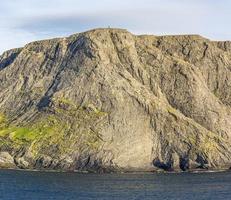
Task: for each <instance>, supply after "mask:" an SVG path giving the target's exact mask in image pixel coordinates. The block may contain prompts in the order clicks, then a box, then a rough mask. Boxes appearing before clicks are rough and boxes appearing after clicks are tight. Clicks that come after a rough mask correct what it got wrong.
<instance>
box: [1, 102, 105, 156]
mask: <svg viewBox="0 0 231 200" xmlns="http://www.w3.org/2000/svg"><path fill="white" fill-rule="evenodd" d="M57 103H58V105H56V106H55V111H54V112H55V114H46V115H42V116H41V117H40V118H39V119H37V120H36V121H34V122H33V123H30V124H28V125H26V126H22V127H20V126H14V125H8V124H7V123H6V121H7V120H6V117H5V116H4V115H3V114H1V115H0V148H3V147H4V148H9V147H10V148H13V149H15V150H17V149H20V148H22V147H27V148H30V149H31V153H32V154H34V156H36V155H37V154H48V153H50V154H51V155H58V154H59V155H60V154H65V153H70V152H71V151H72V150H73V149H74V148H80V146H79V147H78V144H81V146H82V147H83V146H84V148H90V149H97V148H98V146H99V143H100V140H101V137H100V135H99V132H98V129H97V128H96V123H97V121H98V120H100V119H101V117H103V116H104V115H105V113H104V112H101V111H99V110H97V109H96V108H94V106H92V105H89V106H85V107H77V106H74V104H73V103H72V102H71V101H69V100H66V99H64V98H62V99H59V100H58V101H57Z"/></svg>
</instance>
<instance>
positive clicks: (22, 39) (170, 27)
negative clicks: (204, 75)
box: [0, 0, 231, 52]
mask: <svg viewBox="0 0 231 200" xmlns="http://www.w3.org/2000/svg"><path fill="white" fill-rule="evenodd" d="M230 10H231V2H230V1H229V0H219V1H217V0H193V1H192V0H142V1H141V0H98V1H96V0H84V1H82V0H49V1H48V0H7V1H2V2H1V4H0V44H1V45H0V52H2V51H3V50H7V49H9V48H14V47H18V46H22V45H24V44H25V43H27V42H30V41H33V40H38V39H44V38H51V37H58V36H65V35H69V34H72V33H75V32H79V31H84V30H86V29H91V28H97V27H107V26H108V25H110V26H111V27H121V28H126V29H128V30H130V31H132V32H134V33H138V34H139V33H141V34H142V33H150V34H158V35H159V34H187V33H190V34H191V33H196V34H201V35H203V36H206V37H209V38H212V39H217V40H218V39H220V40H221V39H223V40H224V39H231V27H230V25H229V19H230V18H231V12H230Z"/></svg>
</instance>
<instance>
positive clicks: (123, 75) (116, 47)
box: [0, 29, 231, 171]
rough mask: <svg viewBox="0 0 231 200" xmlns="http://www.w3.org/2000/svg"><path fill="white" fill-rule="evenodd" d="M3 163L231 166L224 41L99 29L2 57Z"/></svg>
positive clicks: (98, 167)
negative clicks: (136, 34) (137, 34)
mask: <svg viewBox="0 0 231 200" xmlns="http://www.w3.org/2000/svg"><path fill="white" fill-rule="evenodd" d="M0 83H1V84H0V112H1V114H0V166H1V167H14V168H15V167H18V168H29V169H30V168H36V169H62V170H90V171H91V170H92V171H111V170H139V171H141V170H142V171H143V170H144V171H149V170H156V169H163V170H190V169H195V168H204V169H207V168H208V169H228V168H230V167H231V42H214V41H210V40H208V39H205V38H203V37H200V36H197V35H185V36H161V37H157V36H145V35H144V36H135V35H132V34H131V33H129V32H127V31H126V30H118V29H97V30H92V31H89V32H85V33H80V34H75V35H72V36H70V37H67V38H61V39H52V40H46V41H38V42H33V43H30V44H28V45H26V46H25V47H24V48H21V49H14V50H10V51H7V52H5V53H4V54H3V55H2V56H0Z"/></svg>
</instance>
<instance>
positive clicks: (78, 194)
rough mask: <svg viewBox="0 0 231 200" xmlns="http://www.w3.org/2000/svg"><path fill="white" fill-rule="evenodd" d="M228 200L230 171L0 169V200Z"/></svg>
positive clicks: (230, 185)
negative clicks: (83, 171) (149, 171)
mask: <svg viewBox="0 0 231 200" xmlns="http://www.w3.org/2000/svg"><path fill="white" fill-rule="evenodd" d="M27 199H28V200H40V199H41V200H46V199H48V200H51V199H52V200H53V199H54V200H72V199H73V200H74V199H80V200H94V199H99V200H101V199H102V200H112V199H113V200H114V199H115V200H117V199H118V200H130V199H131V200H146V199H147V200H149V199H150V200H231V172H210V173H208V172H203V173H201V172H194V173H189V172H186V173H124V174H87V173H86V174H79V173H74V172H73V173H71V172H39V171H20V170H0V200H27Z"/></svg>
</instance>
